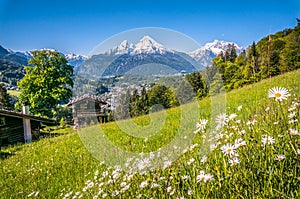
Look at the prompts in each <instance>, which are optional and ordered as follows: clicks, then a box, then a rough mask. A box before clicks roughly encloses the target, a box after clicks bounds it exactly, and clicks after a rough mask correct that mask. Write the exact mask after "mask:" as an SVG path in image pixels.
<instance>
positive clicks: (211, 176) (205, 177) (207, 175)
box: [204, 173, 213, 182]
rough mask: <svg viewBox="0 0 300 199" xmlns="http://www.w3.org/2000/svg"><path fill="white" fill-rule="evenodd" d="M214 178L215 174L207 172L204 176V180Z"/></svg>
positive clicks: (208, 180)
mask: <svg viewBox="0 0 300 199" xmlns="http://www.w3.org/2000/svg"><path fill="white" fill-rule="evenodd" d="M212 180H213V175H211V174H209V173H208V174H205V176H204V182H211V181H212Z"/></svg>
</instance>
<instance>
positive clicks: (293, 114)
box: [288, 112, 296, 119]
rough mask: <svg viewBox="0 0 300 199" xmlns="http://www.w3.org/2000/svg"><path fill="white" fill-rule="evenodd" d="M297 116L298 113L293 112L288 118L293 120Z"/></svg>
mask: <svg viewBox="0 0 300 199" xmlns="http://www.w3.org/2000/svg"><path fill="white" fill-rule="evenodd" d="M295 116H296V112H292V113H290V114H289V115H288V118H290V119H292V118H294V117H295Z"/></svg>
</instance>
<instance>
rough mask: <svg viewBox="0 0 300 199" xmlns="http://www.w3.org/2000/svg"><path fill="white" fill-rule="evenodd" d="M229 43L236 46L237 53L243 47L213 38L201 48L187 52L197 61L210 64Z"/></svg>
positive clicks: (206, 64) (204, 64) (205, 64)
mask: <svg viewBox="0 0 300 199" xmlns="http://www.w3.org/2000/svg"><path fill="white" fill-rule="evenodd" d="M230 44H233V45H234V46H235V47H236V52H237V54H240V53H241V52H242V51H243V50H244V48H243V47H240V46H238V45H237V44H236V43H233V42H226V41H219V40H214V41H213V42H211V43H207V44H205V45H204V46H202V47H201V48H198V49H196V50H194V51H192V52H189V53H188V54H189V55H190V56H191V57H192V58H194V59H195V60H196V61H197V62H198V63H200V64H201V65H203V66H205V67H207V66H210V64H211V61H212V59H213V58H215V57H216V56H218V55H219V54H220V53H221V52H225V51H226V50H227V49H228V45H230Z"/></svg>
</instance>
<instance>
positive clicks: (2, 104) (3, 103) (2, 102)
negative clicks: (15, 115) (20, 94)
mask: <svg viewBox="0 0 300 199" xmlns="http://www.w3.org/2000/svg"><path fill="white" fill-rule="evenodd" d="M0 108H1V109H11V108H12V105H11V97H10V96H9V94H8V93H7V91H6V89H5V88H4V87H3V86H2V84H0Z"/></svg>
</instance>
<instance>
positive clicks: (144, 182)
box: [140, 180, 148, 189]
mask: <svg viewBox="0 0 300 199" xmlns="http://www.w3.org/2000/svg"><path fill="white" fill-rule="evenodd" d="M147 186H148V181H147V180H145V181H143V182H142V183H141V184H140V188H141V189H143V188H145V187H147Z"/></svg>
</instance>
